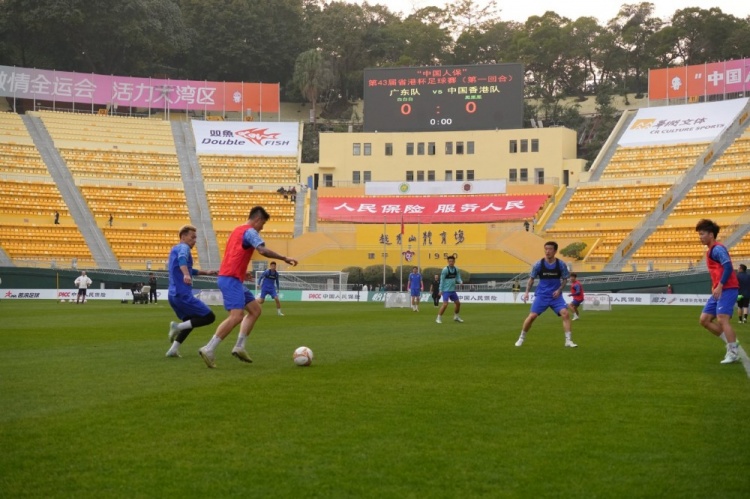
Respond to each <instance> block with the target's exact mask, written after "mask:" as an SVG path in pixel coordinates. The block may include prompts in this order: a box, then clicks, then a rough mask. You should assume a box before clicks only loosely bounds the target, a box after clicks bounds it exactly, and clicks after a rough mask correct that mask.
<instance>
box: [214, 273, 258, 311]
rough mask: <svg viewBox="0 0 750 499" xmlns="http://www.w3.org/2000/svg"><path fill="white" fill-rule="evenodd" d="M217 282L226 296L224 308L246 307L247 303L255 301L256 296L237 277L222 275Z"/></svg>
mask: <svg viewBox="0 0 750 499" xmlns="http://www.w3.org/2000/svg"><path fill="white" fill-rule="evenodd" d="M216 284H217V285H218V286H219V289H220V290H221V294H222V297H223V298H224V309H226V310H238V309H244V308H245V305H247V304H248V303H250V302H251V301H255V296H254V295H253V294H252V293H251V292H250V290H249V289H247V288H246V287H245V286H243V285H242V281H240V280H239V279H237V278H236V277H228V276H224V275H220V276H219V278H218V279H216Z"/></svg>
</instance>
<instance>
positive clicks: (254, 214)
mask: <svg viewBox="0 0 750 499" xmlns="http://www.w3.org/2000/svg"><path fill="white" fill-rule="evenodd" d="M269 218H271V216H270V215H269V214H268V212H267V211H266V210H265V209H264V208H263V207H262V206H255V207H253V209H251V210H250V214H249V215H248V219H247V221H246V222H245V223H244V224H242V225H240V226H238V227H236V228H235V229H234V230H233V231H232V232H231V234H229V239H228V240H227V246H226V249H225V250H224V258H223V260H222V261H221V267H220V268H219V278H218V280H217V282H216V283H217V284H218V286H219V289H220V290H221V293H222V296H223V298H224V308H225V309H226V310H227V311H228V312H229V317H227V318H226V319H224V321H223V322H222V323H221V324H219V327H217V328H216V333H214V336H213V337H212V338H211V340H210V341H209V342H208V343H207V344H206V346H204V347H201V349H200V350H198V354H199V355H200V356H201V358H202V359H203V361H204V362H205V363H206V365H207V366H208V367H210V368H214V367H216V363H215V351H216V347H218V346H219V344H220V343H221V342H222V340H224V338H226V337H227V336H228V335H229V333H231V332H232V329H234V327H235V326H236V325H237V324H239V325H240V332H239V335H238V337H237V343H236V344H235V346H234V348H232V355H234V356H235V357H237V358H238V359H239V360H241V361H242V362H252V361H253V359H251V358H250V356H249V355H248V354H247V351H246V350H245V342H246V340H247V337H248V336H249V335H250V333H251V332H252V330H253V326H254V325H255V322H256V321H257V320H258V317H260V314H261V312H262V310H263V309H262V308H261V307H260V304H258V302H257V301H256V300H255V296H253V294H252V293H251V292H250V291H249V290H248V289H246V288H245V287H244V286H243V285H242V282H243V281H244V280H246V279H248V280H249V279H252V275H248V273H247V266H248V265H249V264H250V259H251V258H252V256H253V252H254V251H255V250H258V253H260V254H261V255H263V256H265V257H266V258H275V259H276V260H283V261H284V262H285V263H287V264H289V265H291V266H296V265H297V260H295V259H294V258H289V257H286V256H281V255H280V254H278V253H276V252H275V251H272V250H270V249H269V248H266V243H265V241H263V239H261V237H260V232H261V231H262V230H263V226H264V225H266V222H268V219H269ZM245 312H247V314H245Z"/></svg>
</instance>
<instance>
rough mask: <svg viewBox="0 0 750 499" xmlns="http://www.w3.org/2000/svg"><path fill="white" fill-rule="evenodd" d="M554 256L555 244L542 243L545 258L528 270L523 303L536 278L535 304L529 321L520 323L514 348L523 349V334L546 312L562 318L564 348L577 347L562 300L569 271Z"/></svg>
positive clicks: (524, 336) (552, 242)
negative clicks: (519, 330) (537, 283)
mask: <svg viewBox="0 0 750 499" xmlns="http://www.w3.org/2000/svg"><path fill="white" fill-rule="evenodd" d="M556 253H557V243H556V242H554V241H549V242H547V243H545V244H544V258H542V259H541V260H539V261H538V262H536V263H535V264H534V265H533V267H531V274H529V281H528V283H527V284H526V293H524V295H523V301H524V302H527V301H528V300H529V292H530V291H531V287H532V286H533V285H534V279H537V278H539V285H538V286H537V287H536V293H535V294H534V302H533V303H532V304H531V312H530V313H529V315H528V317H526V320H525V321H523V327H522V328H521V336H520V337H519V338H518V341H516V346H517V347H520V346H521V345H523V342H524V340H525V339H526V333H528V332H529V329H531V325H532V324H533V323H534V321H535V320H536V318H537V317H539V316H540V315H541V314H542V313H543V312H544V311H545V310H547V309H548V308H551V309H552V310H553V311H554V312H555V313H556V314H557V315H559V316H560V317H561V318H562V323H563V329H564V330H565V346H566V347H569V348H575V347H577V346H578V345H576V344H575V343H573V338H572V333H571V328H570V315H569V314H568V306H567V304H566V303H565V299H564V298H563V288H565V284H566V283H567V282H568V277H570V272H569V271H568V266H567V265H565V263H564V262H562V261H561V260H559V259H558V258H556V257H555V254H556Z"/></svg>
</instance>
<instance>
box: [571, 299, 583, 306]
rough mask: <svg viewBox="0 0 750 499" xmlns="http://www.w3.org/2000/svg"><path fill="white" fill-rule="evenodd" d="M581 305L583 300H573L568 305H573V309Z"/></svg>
mask: <svg viewBox="0 0 750 499" xmlns="http://www.w3.org/2000/svg"><path fill="white" fill-rule="evenodd" d="M581 303H583V300H581V301H578V300H573V301H571V302H570V304H571V305H573V306H574V307H577V306H579V305H580V304H581Z"/></svg>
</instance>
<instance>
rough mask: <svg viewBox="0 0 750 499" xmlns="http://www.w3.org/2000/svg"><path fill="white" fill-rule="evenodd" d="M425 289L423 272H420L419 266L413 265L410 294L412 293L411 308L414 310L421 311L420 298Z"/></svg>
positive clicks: (410, 276)
mask: <svg viewBox="0 0 750 499" xmlns="http://www.w3.org/2000/svg"><path fill="white" fill-rule="evenodd" d="M423 289H424V283H423V282H422V274H420V273H419V268H418V267H412V269H411V274H409V294H410V295H411V309H412V310H413V311H414V312H419V298H420V297H421V296H422V290H423Z"/></svg>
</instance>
